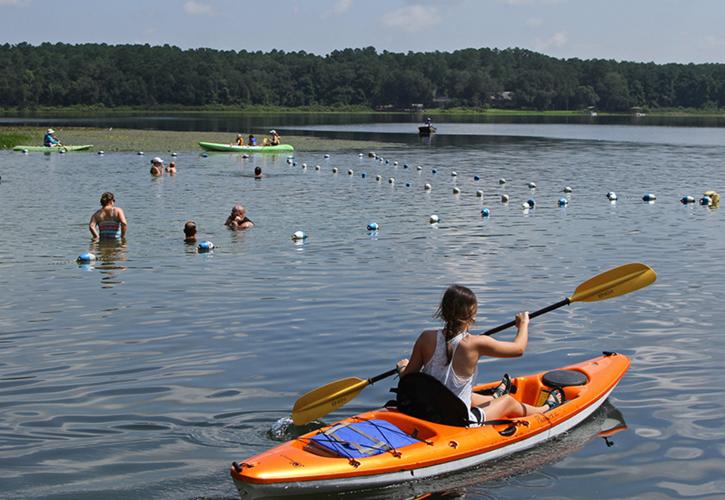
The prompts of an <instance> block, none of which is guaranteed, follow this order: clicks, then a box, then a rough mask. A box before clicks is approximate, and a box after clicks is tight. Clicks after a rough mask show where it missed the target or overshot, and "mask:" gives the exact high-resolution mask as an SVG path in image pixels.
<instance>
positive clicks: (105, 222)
mask: <svg viewBox="0 0 725 500" xmlns="http://www.w3.org/2000/svg"><path fill="white" fill-rule="evenodd" d="M115 203H116V198H115V197H114V196H113V193H109V192H106V193H103V194H102V195H101V208H100V210H97V211H96V213H94V214H93V215H92V216H91V220H90V222H89V223H88V229H89V230H90V232H91V236H92V237H93V239H94V240H98V239H101V240H112V239H119V238H120V239H124V238H126V227H127V226H128V224H127V222H126V214H124V213H123V210H122V209H120V208H118V207H116V206H114V204H115Z"/></svg>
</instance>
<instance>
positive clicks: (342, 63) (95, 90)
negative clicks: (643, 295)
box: [0, 43, 725, 112]
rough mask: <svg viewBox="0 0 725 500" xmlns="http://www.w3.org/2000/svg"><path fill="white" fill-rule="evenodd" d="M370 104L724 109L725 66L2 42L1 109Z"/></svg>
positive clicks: (492, 54) (511, 54)
mask: <svg viewBox="0 0 725 500" xmlns="http://www.w3.org/2000/svg"><path fill="white" fill-rule="evenodd" d="M72 105H102V106H107V107H116V106H215V105H233V106H237V105H238V106H283V107H298V106H315V105H319V106H369V107H373V108H375V107H377V108H380V107H394V108H397V109H405V108H411V107H413V106H414V105H423V106H425V107H426V108H431V107H473V108H481V107H496V108H517V109H535V110H576V109H584V108H587V107H589V106H594V107H596V108H597V109H599V110H603V111H612V112H617V111H627V110H629V109H631V108H632V107H637V106H639V107H643V108H649V109H656V108H678V107H683V108H700V109H703V108H709V109H713V108H721V107H725V64H664V65H659V64H654V63H632V62H616V61H611V60H600V59H595V60H580V59H566V60H563V59H555V58H553V57H548V56H545V55H543V54H538V53H535V52H531V51H528V50H523V49H506V50H498V49H465V50H457V51H455V52H452V53H448V52H425V53H422V52H409V53H407V54H401V53H392V52H385V51H384V52H382V53H378V52H377V51H376V50H375V49H374V48H372V47H368V48H365V49H345V50H336V51H334V52H331V53H330V54H328V55H326V56H319V55H315V54H308V53H306V52H282V51H277V50H273V51H271V52H247V51H244V50H242V51H239V52H236V51H222V50H213V49H192V50H181V49H179V48H177V47H172V46H168V45H164V46H160V47H159V46H157V47H152V46H149V45H106V44H83V45H68V44H50V43H45V44H42V45H40V46H32V45H29V44H25V43H21V44H18V45H9V44H5V45H0V107H5V108H8V107H18V108H33V107H35V106H72Z"/></svg>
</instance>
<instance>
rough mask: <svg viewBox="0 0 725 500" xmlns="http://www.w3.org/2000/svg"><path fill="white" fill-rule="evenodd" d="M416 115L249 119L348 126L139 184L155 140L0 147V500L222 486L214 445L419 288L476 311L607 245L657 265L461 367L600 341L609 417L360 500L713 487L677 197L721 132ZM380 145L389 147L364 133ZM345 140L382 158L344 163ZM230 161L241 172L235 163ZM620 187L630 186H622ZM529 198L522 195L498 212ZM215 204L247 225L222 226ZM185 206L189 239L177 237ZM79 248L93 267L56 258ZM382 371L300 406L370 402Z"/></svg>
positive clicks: (700, 236) (579, 277)
mask: <svg viewBox="0 0 725 500" xmlns="http://www.w3.org/2000/svg"><path fill="white" fill-rule="evenodd" d="M182 122H183V120H182ZM105 123H106V122H104V125H105ZM438 125H439V130H440V131H441V134H440V135H439V136H438V137H435V138H434V139H433V140H432V141H431V143H429V144H428V143H426V142H421V141H420V140H419V139H418V138H417V137H416V136H415V135H414V134H410V133H409V132H406V131H407V130H408V129H409V128H410V124H408V125H404V124H400V123H396V122H395V121H390V122H389V123H388V124H385V125H380V124H375V123H372V124H367V125H366V124H364V123H356V124H344V123H338V124H336V125H335V126H329V125H326V124H324V123H322V122H320V123H292V122H289V123H286V124H285V122H282V121H277V122H271V123H267V122H265V123H263V124H259V125H258V126H259V127H260V128H261V127H266V126H277V127H279V128H283V126H287V127H288V128H289V133H290V134H292V133H298V132H299V133H305V134H311V135H319V136H321V137H347V136H351V135H352V136H354V137H355V138H358V139H359V138H362V137H365V136H366V134H367V135H368V136H369V137H370V134H374V135H373V136H371V137H373V138H374V139H375V140H374V141H371V142H370V146H369V148H367V149H366V150H364V151H358V150H354V151H353V150H336V151H330V152H329V153H330V155H331V156H330V158H325V157H324V154H325V153H328V151H322V150H321V151H298V152H297V153H296V158H295V161H296V162H297V165H296V166H293V165H289V164H288V163H287V162H286V157H285V156H257V157H253V158H249V159H244V158H242V157H241V156H239V155H210V156H209V157H208V158H203V157H201V156H199V152H197V151H189V152H180V153H179V156H178V158H176V162H177V164H178V174H177V175H176V176H175V177H170V176H164V177H162V178H159V179H152V178H150V176H149V173H148V161H149V157H150V156H154V155H156V154H160V153H161V152H162V151H166V148H164V145H163V144H159V148H158V152H153V151H147V155H146V156H145V157H140V156H137V155H133V154H129V153H114V154H106V155H104V156H97V155H95V154H92V153H91V154H82V153H77V154H66V155H52V156H44V155H37V154H36V155H33V154H29V155H22V154H19V153H11V152H0V176H2V182H1V183H0V215H1V217H2V219H1V222H0V229H1V230H2V241H3V245H2V246H0V293H1V294H2V300H0V349H1V351H0V352H1V353H2V356H1V357H0V491H2V494H0V496H3V497H7V498H73V499H86V498H88V499H90V498H105V499H107V500H110V499H116V498H118V499H121V498H174V499H176V498H182V499H188V498H197V497H205V498H227V497H229V498H233V497H235V496H236V490H235V489H234V486H233V484H232V481H231V479H230V478H229V474H228V468H229V464H230V463H231V462H232V461H233V460H237V461H238V460H242V459H244V458H246V457H247V456H249V455H251V454H255V453H257V452H260V451H262V450H264V449H267V448H269V447H271V446H273V445H275V444H276V443H277V442H279V441H280V440H284V439H286V438H289V437H291V436H292V435H294V433H295V432H298V431H296V430H295V429H291V428H288V427H287V426H285V425H284V420H282V419H284V418H285V417H287V416H289V413H290V409H291V406H292V404H293V402H294V400H295V399H296V398H297V397H298V396H299V395H300V394H302V393H303V392H305V391H307V390H309V389H311V388H314V387H317V386H320V385H323V384H325V383H327V382H330V381H332V380H335V379H339V378H344V377H348V376H357V377H368V376H372V375H375V374H377V373H380V372H382V371H385V370H388V369H390V368H392V367H393V365H394V363H395V361H397V360H398V359H399V358H401V357H407V356H408V355H409V351H410V348H411V345H412V342H413V341H414V339H415V338H416V336H417V335H418V333H419V332H420V331H421V330H422V329H425V328H429V327H433V326H435V325H436V324H437V323H436V322H435V320H433V318H432V314H433V312H434V310H435V307H436V305H437V302H438V300H439V299H440V295H441V293H442V291H443V290H444V289H445V287H446V286H447V285H449V284H451V283H454V282H457V283H462V284H465V285H467V286H469V287H471V288H472V289H473V290H474V291H475V292H476V293H477V295H478V298H479V302H480V307H479V316H478V320H477V327H479V328H481V329H486V328H488V327H492V326H495V325H498V324H500V323H503V322H506V321H508V320H510V319H512V318H513V315H514V313H515V312H517V311H519V310H522V309H529V310H534V309H538V308H540V307H543V306H545V305H548V304H551V303H553V302H556V301H559V300H561V299H562V298H564V297H566V296H568V295H570V294H571V293H572V292H573V290H574V288H576V286H577V285H578V284H579V283H581V282H582V281H584V280H586V279H587V278H589V277H591V276H593V275H594V274H596V273H598V272H600V271H603V270H605V269H608V268H611V267H614V266H617V265H619V264H623V263H626V262H630V261H641V262H644V263H646V264H648V265H650V266H652V267H653V268H654V269H655V270H656V271H657V273H658V280H657V282H656V283H655V284H653V285H651V286H650V287H648V288H646V289H643V290H641V291H639V292H636V293H633V294H631V295H627V296H624V297H620V298H617V299H613V300H610V301H605V302H598V303H590V304H574V305H572V306H571V307H568V308H565V309H563V310H559V311H556V312H552V313H550V314H548V315H545V316H542V317H540V318H537V319H535V320H533V321H532V324H531V328H530V331H531V334H530V342H529V348H528V350H527V352H526V355H525V356H524V357H522V358H519V359H514V360H497V361H486V362H484V363H482V364H481V366H480V369H479V371H480V378H481V379H482V380H490V379H497V378H499V377H500V375H501V373H502V372H504V371H508V372H509V373H512V374H516V375H520V374H525V373H530V372H534V371H541V370H546V369H550V368H554V367H558V366H562V365H564V364H568V363H571V362H574V361H578V360H583V359H587V358H590V357H593V356H596V355H598V354H599V353H600V352H601V351H603V350H612V351H618V352H622V353H624V354H627V355H628V356H630V357H631V360H632V367H631V369H630V371H629V373H628V374H627V375H626V376H625V378H624V379H623V380H622V382H621V383H620V385H619V386H618V388H617V389H616V390H615V392H614V393H613V396H612V397H611V398H610V402H611V404H612V405H613V407H607V408H605V409H604V410H602V411H601V412H598V413H597V414H596V415H595V418H593V419H592V420H591V421H590V422H588V423H587V424H586V425H584V426H582V427H581V428H579V429H577V430H576V431H575V432H572V433H571V434H570V435H569V436H567V437H565V438H564V439H562V440H561V441H559V442H556V443H553V444H550V445H547V446H543V447H540V448H539V449H537V450H534V451H533V452H530V453H528V454H524V455H522V456H518V457H514V458H512V459H509V460H506V461H504V462H502V463H499V464H495V465H493V466H491V467H487V468H484V469H483V470H477V471H473V472H469V473H467V474H462V475H457V476H454V477H452V478H447V479H445V480H442V481H438V482H431V483H427V484H423V485H418V486H415V487H411V488H410V489H404V490H395V491H385V492H372V493H371V496H379V497H386V498H391V497H392V498H394V497H406V496H410V495H413V494H419V493H422V492H424V491H438V490H444V489H449V488H462V489H463V490H459V492H462V491H465V492H466V493H467V497H468V498H532V497H536V498H552V499H553V498H591V497H594V496H596V497H603V498H623V497H648V498H679V497H688V498H692V497H697V498H700V497H711V498H715V497H723V496H725V480H723V476H722V472H723V470H725V425H724V424H725V419H724V418H723V415H724V414H725V398H724V397H723V395H724V394H723V392H725V391H723V389H722V388H723V387H725V367H723V364H722V361H721V360H722V359H723V356H725V336H723V335H722V334H721V333H720V328H721V325H722V324H723V322H725V312H723V307H722V302H723V301H722V296H723V292H725V289H724V288H723V283H722V276H723V275H724V274H725V259H724V258H723V257H724V256H725V240H724V238H723V234H724V233H725V223H724V222H723V213H724V212H723V210H720V209H711V208H707V207H703V206H700V205H699V204H694V205H688V206H685V205H682V204H681V203H680V201H679V200H680V198H681V197H682V196H683V195H686V194H690V195H693V196H695V197H696V198H700V197H701V195H702V193H703V192H704V191H706V190H708V189H714V190H717V191H719V192H723V191H725V173H724V171H723V159H724V158H725V129H723V128H696V127H680V126H677V127H648V126H642V125H628V126H625V125H623V124H610V125H598V126H593V125H586V124H571V123H569V124H543V123H542V124H533V125H532V124H503V125H502V126H501V129H500V130H497V129H496V127H495V126H494V125H491V124H484V123H478V124H471V125H470V127H469V126H466V125H463V124H461V123H450V124H446V123H440V124H438ZM226 126H227V125H224V126H223V127H219V128H215V127H216V126H215V125H214V124H212V123H207V125H198V127H199V128H209V129H215V130H216V129H220V130H221V129H224V127H226ZM185 127H186V125H183V126H179V127H178V128H182V129H183V128H185ZM446 128H448V131H447V132H446ZM232 130H233V129H232ZM283 130H284V129H283ZM412 130H415V129H414V128H413V129H412ZM401 138H404V139H405V140H404V142H405V146H403V147H395V148H392V147H386V146H385V143H386V142H387V141H389V142H391V143H395V144H400V142H401ZM368 150H376V151H378V152H379V153H381V154H382V155H383V156H384V157H385V158H387V159H389V161H390V163H388V164H386V163H383V162H379V161H376V160H373V159H369V158H367V155H365V156H364V157H363V158H360V157H358V153H367V151H368ZM166 159H167V160H168V159H169V158H168V157H167V158H166ZM394 161H397V162H398V165H397V166H393V162H394ZM302 163H306V164H307V165H308V167H307V168H306V169H303V168H302ZM405 164H407V165H409V168H404V167H403V165H405ZM315 165H319V166H320V170H315V168H314V167H315ZM416 165H421V167H422V170H421V171H417V170H416V169H415V166H416ZM255 166H261V167H262V168H263V169H264V172H265V174H266V177H265V178H264V179H262V180H255V179H254V178H253V170H254V167H255ZM333 168H338V170H339V172H338V173H337V174H333V173H332V169H333ZM349 169H351V170H353V175H348V173H347V172H348V170H349ZM433 169H435V170H437V173H435V174H434V173H433ZM452 171H456V172H457V173H458V176H457V177H452V176H451V172H452ZM363 172H365V173H366V174H367V175H366V177H365V178H363V177H362V176H361V174H362V173H363ZM376 175H380V176H381V177H382V181H381V182H377V181H376V180H375V176H376ZM474 175H478V176H479V177H480V180H479V181H475V180H474ZM390 177H394V178H395V180H396V182H395V183H394V184H390V183H389V182H388V178H390ZM502 177H503V178H506V179H507V183H506V184H505V185H503V186H501V185H499V184H498V179H499V178H502ZM531 181H533V182H535V183H536V184H537V188H536V190H535V191H532V190H530V189H528V187H527V183H528V182H531ZM425 183H430V184H431V185H432V190H431V191H430V192H425V191H424V190H423V185H424V184H425ZM406 184H408V185H406ZM566 185H569V186H571V187H572V188H573V193H571V195H569V196H568V198H569V200H570V203H569V205H568V207H567V208H563V209H562V208H559V207H558V206H557V200H558V199H559V198H560V197H561V196H562V193H561V190H562V188H563V187H564V186H566ZM454 186H456V187H459V188H460V189H461V191H462V192H461V194H459V195H454V194H453V193H452V189H453V187H454ZM478 189H481V190H483V191H484V196H483V199H481V198H478V197H476V195H475V191H476V190H478ZM103 191H112V192H114V193H115V195H116V199H117V204H118V206H120V207H122V208H123V209H124V210H125V211H126V215H127V217H128V220H129V230H128V239H127V242H126V243H125V244H118V245H113V244H112V245H104V246H100V247H99V246H98V245H95V244H92V243H91V241H90V239H89V233H88V230H87V224H88V219H89V217H90V215H91V213H93V211H94V210H95V209H96V208H97V206H98V199H99V197H100V194H101V193H102V192H103ZM608 191H615V192H616V193H617V194H618V195H619V200H618V201H617V202H616V203H615V204H612V203H610V202H609V201H608V200H607V199H606V197H605V194H606V193H607V192H608ZM647 192H653V193H655V194H656V196H657V201H656V202H655V203H644V202H642V200H641V197H642V195H643V194H644V193H647ZM503 193H506V194H509V195H510V197H511V201H510V202H509V203H508V204H502V203H501V202H500V201H499V197H500V195H501V194H503ZM529 198H534V199H535V200H536V208H535V209H533V210H529V211H524V210H522V209H521V208H520V205H521V203H522V202H523V201H525V200H527V199H529ZM235 202H242V203H244V204H245V205H246V206H247V208H248V211H249V214H248V215H249V217H250V218H251V219H252V220H254V221H255V223H256V227H255V228H254V229H252V230H250V231H248V232H244V233H234V232H230V231H228V230H226V229H225V227H224V226H223V222H224V220H225V218H226V216H227V214H228V212H229V210H230V208H231V206H232V205H233V204H234V203H235ZM484 206H485V207H488V208H489V209H490V211H491V217H490V218H488V219H483V218H482V217H481V215H480V210H481V208H482V207H484ZM431 214H437V215H438V216H439V217H440V222H439V223H438V224H436V225H431V224H429V222H428V218H429V216H430V215H431ZM187 219H193V220H195V221H196V222H197V224H198V226H199V232H200V236H201V237H202V239H209V240H211V241H213V242H214V244H215V245H216V248H215V249H214V251H213V252H212V253H208V254H199V253H197V252H196V251H195V249H194V248H193V247H189V246H187V245H185V244H184V243H183V234H182V227H183V224H184V222H185V221H186V220H187ZM369 222H377V223H378V224H379V225H380V230H379V231H378V232H377V233H376V234H370V233H369V232H368V231H367V229H366V226H367V224H368V223H369ZM297 230H303V231H305V232H306V233H307V234H308V236H309V237H308V239H307V240H306V241H305V242H304V243H303V244H295V243H294V242H293V241H292V239H291V237H290V236H291V234H292V233H293V232H294V231H297ZM87 251H92V252H94V253H96V254H97V255H98V256H99V258H100V260H99V261H98V262H97V263H96V264H95V265H92V266H79V265H78V264H76V262H75V258H76V257H77V256H78V255H79V254H80V253H83V252H87ZM499 338H501V339H510V338H511V332H502V333H501V334H499ZM392 383H393V381H392V380H388V381H385V382H382V383H379V384H376V385H375V386H373V387H370V388H368V389H366V390H365V391H363V392H362V393H361V394H360V396H358V397H357V398H356V399H355V400H354V401H353V402H352V403H351V404H350V405H349V406H347V407H345V408H344V409H343V410H342V411H340V412H338V413H336V414H333V415H332V416H329V417H327V418H326V419H325V420H326V421H327V422H332V421H333V420H334V418H336V417H342V416H346V415H351V414H353V413H356V412H359V411H362V410H364V409H368V408H371V407H375V406H376V405H380V404H381V403H383V402H385V401H386V400H387V399H389V393H388V392H387V389H388V388H389V387H390V385H391V384H392ZM613 415H614V416H613ZM605 420H606V421H608V422H609V423H611V421H612V420H614V421H616V422H620V423H621V421H624V422H626V425H627V426H628V429H627V430H626V431H623V432H619V433H617V434H616V435H614V436H613V437H611V438H610V439H611V441H613V442H614V446H612V447H608V446H607V445H606V444H605V442H604V440H602V439H598V438H597V432H599V431H600V430H602V428H606V427H607V425H605V423H604V422H605Z"/></svg>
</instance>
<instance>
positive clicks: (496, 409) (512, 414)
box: [485, 394, 549, 420]
mask: <svg viewBox="0 0 725 500" xmlns="http://www.w3.org/2000/svg"><path fill="white" fill-rule="evenodd" d="M548 409H549V407H548V406H531V405H529V404H526V403H521V402H520V401H517V400H515V399H514V398H513V397H511V396H509V395H508V394H507V395H505V396H501V397H500V398H498V399H494V400H493V401H491V402H490V403H489V404H488V406H486V407H485V411H486V420H495V419H499V418H518V417H525V416H527V415H534V414H537V413H544V412H545V411H547V410H548Z"/></svg>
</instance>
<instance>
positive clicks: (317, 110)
mask: <svg viewBox="0 0 725 500" xmlns="http://www.w3.org/2000/svg"><path fill="white" fill-rule="evenodd" d="M595 111H596V110H595ZM640 111H642V112H643V113H644V114H645V115H646V116H651V117H672V118H676V117H693V118H697V117H725V109H697V108H662V109H655V110H651V109H649V110H647V109H645V110H640ZM596 112H597V116H621V117H627V116H632V115H633V114H634V113H633V112H629V111H626V112H616V113H615V112H604V111H596ZM158 113H174V114H192V115H194V114H240V115H276V114H290V115H303V114H323V115H324V114H329V115H339V114H352V115H404V116H411V115H412V116H418V115H430V116H457V115H460V116H470V115H474V116H532V117H547V116H582V117H587V116H589V111H588V110H581V109H579V110H549V111H538V110H533V109H507V108H463V107H455V108H431V109H421V110H407V111H406V110H381V111H378V110H375V109H373V108H366V107H362V106H343V107H329V106H303V107H298V108H288V107H283V106H248V107H237V106H199V107H196V106H194V107H189V106H148V107H140V106H122V107H116V108H107V107H105V106H68V107H54V106H38V107H35V108H32V109H23V108H0V117H3V116H5V117H9V116H38V115H41V116H42V115H46V114H53V115H88V114H90V115H127V114H133V115H139V114H140V115H155V114H158Z"/></svg>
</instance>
